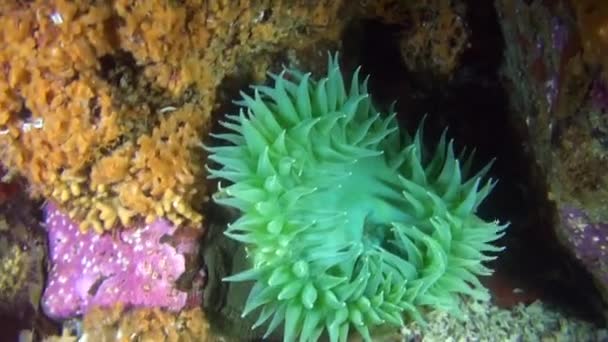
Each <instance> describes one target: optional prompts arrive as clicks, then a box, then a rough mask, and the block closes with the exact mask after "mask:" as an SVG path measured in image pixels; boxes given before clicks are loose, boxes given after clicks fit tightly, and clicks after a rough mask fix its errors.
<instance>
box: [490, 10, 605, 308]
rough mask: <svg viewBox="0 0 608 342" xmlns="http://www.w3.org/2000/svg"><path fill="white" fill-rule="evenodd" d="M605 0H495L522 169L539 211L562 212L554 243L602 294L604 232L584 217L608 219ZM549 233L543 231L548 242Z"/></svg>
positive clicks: (557, 223)
mask: <svg viewBox="0 0 608 342" xmlns="http://www.w3.org/2000/svg"><path fill="white" fill-rule="evenodd" d="M603 4H605V2H602V1H595V0H584V1H578V2H573V1H566V0H558V1H524V0H497V1H495V5H496V8H497V12H498V16H499V22H500V25H501V28H502V32H503V36H504V40H505V42H506V43H505V45H504V47H505V50H504V51H505V52H504V63H503V70H502V74H503V76H504V80H505V82H504V84H505V85H506V91H507V93H508V94H509V101H510V112H511V113H512V122H514V127H516V129H517V130H518V131H519V135H520V136H521V137H522V138H524V142H523V143H522V147H523V149H524V151H525V152H526V153H527V154H528V155H529V157H530V160H531V161H532V162H531V163H530V165H529V167H528V168H529V173H530V174H531V175H532V178H534V179H533V183H535V189H533V190H532V191H533V192H534V196H535V197H538V202H539V203H541V204H540V205H539V206H538V207H539V208H538V209H537V210H538V211H539V212H547V213H549V212H550V214H547V215H546V216H547V217H549V216H550V217H559V218H561V222H560V220H556V221H555V222H552V223H553V224H552V226H553V227H552V229H553V230H554V231H555V232H557V236H558V238H559V239H558V240H559V241H558V243H559V244H561V245H562V246H563V247H564V248H565V249H566V250H567V251H568V252H569V253H570V255H572V256H574V257H575V258H576V259H578V261H579V262H580V265H582V266H583V267H585V268H586V269H587V271H589V272H590V273H592V274H594V275H595V277H596V280H597V281H596V285H597V286H598V288H599V289H600V290H601V291H602V292H603V293H604V294H607V293H608V278H606V277H605V275H603V273H605V271H604V266H600V261H599V260H601V259H602V258H603V256H601V255H602V254H601V253H603V252H602V251H601V250H600V249H597V248H596V247H597V246H599V245H597V244H596V242H595V241H594V240H595V238H598V239H603V236H604V235H605V234H607V233H608V231H606V228H605V225H603V224H602V223H597V224H594V223H592V222H591V221H589V217H591V218H593V219H594V220H596V221H597V222H608V216H607V213H608V174H607V173H606V171H605V170H606V161H608V119H607V116H606V113H605V109H606V98H607V97H606V90H605V86H604V85H605V84H606V73H605V72H604V73H602V72H601V70H602V68H603V66H605V65H606V62H607V61H608V60H607V59H606V58H605V54H603V53H602V51H605V50H606V48H607V47H608V45H607V44H606V41H605V40H602V39H598V37H597V34H598V32H600V31H598V30H599V29H600V28H601V27H603V25H605V23H606V22H607V20H608V16H607V15H606V14H607V13H608V12H607V11H606V10H607V9H608V7H607V6H605V5H603ZM591 19H592V20H591ZM572 204H576V208H574V207H573V206H572ZM555 208H558V209H557V212H556V209H555ZM547 221H552V220H551V218H547ZM550 233H552V232H550ZM552 240H555V239H553V238H552V234H547V240H546V241H547V242H546V244H551V241H552ZM598 241H599V240H598ZM602 243H603V242H602ZM592 260H593V261H592ZM602 262H603V261H602ZM604 300H605V301H607V300H608V297H607V296H604Z"/></svg>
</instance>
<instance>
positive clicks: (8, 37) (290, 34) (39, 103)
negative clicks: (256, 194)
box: [0, 0, 346, 233]
mask: <svg viewBox="0 0 608 342" xmlns="http://www.w3.org/2000/svg"><path fill="white" fill-rule="evenodd" d="M341 5H342V2H341V1H319V2H315V3H314V4H312V3H310V2H308V1H281V0H276V1H260V2H256V3H255V4H254V5H252V3H251V2H250V1H198V0H189V1H183V2H182V1H180V2H175V1H163V0H158V1H144V2H135V3H134V2H132V1H127V0H115V1H103V2H99V1H78V2H70V1H62V0H57V1H42V0H40V1H33V2H18V1H5V2H3V3H2V5H0V26H2V27H3V29H2V32H1V33H0V41H2V44H1V46H0V65H1V68H0V155H1V156H2V160H3V163H5V164H6V166H7V167H9V168H10V169H11V170H13V171H17V172H18V173H20V174H22V175H24V176H25V177H26V178H27V179H28V181H29V182H31V187H30V188H29V189H30V190H31V193H32V194H34V195H43V196H44V197H46V198H51V199H53V200H54V201H56V202H57V203H58V204H59V205H60V207H61V208H62V209H64V210H66V212H67V213H68V214H69V215H70V217H72V218H75V219H77V220H78V221H79V222H80V225H81V228H82V229H83V230H87V229H93V230H95V231H97V232H98V233H101V232H103V231H104V230H111V229H114V228H116V227H119V226H130V225H131V222H132V221H133V220H135V219H138V218H145V219H146V221H147V222H148V223H151V222H152V221H154V220H155V219H156V218H158V217H164V218H167V219H169V220H170V221H171V222H172V223H174V224H181V223H194V224H198V223H200V222H201V220H202V215H201V213H200V205H201V203H202V202H203V201H204V198H205V196H206V189H205V184H204V181H202V180H203V179H204V169H203V168H202V165H203V158H204V155H203V152H202V150H201V149H200V148H198V143H199V142H200V140H201V139H202V138H203V137H204V136H205V133H206V132H207V131H208V127H209V126H210V118H211V112H212V111H213V110H214V108H215V106H216V95H217V86H218V85H219V84H221V82H222V81H223V80H224V78H225V77H228V76H229V77H234V76H235V75H238V77H243V78H251V77H253V78H263V77H264V73H265V72H266V70H267V68H268V65H269V64H270V61H271V56H272V54H273V53H276V52H277V51H281V50H282V49H284V48H285V47H286V46H289V47H291V48H297V47H302V46H307V45H310V44H314V43H315V42H317V41H319V40H320V39H322V38H333V39H334V40H335V39H336V34H337V32H339V28H340V25H341V23H342V22H343V21H342V20H346V18H344V19H341V20H338V18H337V15H338V13H339V12H338V11H339V9H340V7H341Z"/></svg>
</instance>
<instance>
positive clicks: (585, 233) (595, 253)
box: [559, 206, 608, 284]
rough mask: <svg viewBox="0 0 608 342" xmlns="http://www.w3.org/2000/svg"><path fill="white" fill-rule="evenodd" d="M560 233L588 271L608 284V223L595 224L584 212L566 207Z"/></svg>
mask: <svg viewBox="0 0 608 342" xmlns="http://www.w3.org/2000/svg"><path fill="white" fill-rule="evenodd" d="M560 214H561V225H560V226H559V229H560V230H559V232H560V233H561V234H562V235H563V236H564V237H565V239H564V240H565V241H567V243H568V244H569V246H570V249H571V250H572V251H573V252H574V254H575V256H576V258H577V259H578V260H580V261H581V262H582V263H583V264H584V265H585V266H586V267H587V269H588V270H589V271H590V272H591V273H592V274H593V275H594V276H595V278H596V279H597V280H598V281H599V282H600V283H602V284H608V222H593V220H591V218H590V217H589V215H587V214H586V213H585V212H584V211H583V210H581V209H578V208H575V207H572V206H564V207H562V208H561V210H560Z"/></svg>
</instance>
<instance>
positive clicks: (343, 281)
mask: <svg viewBox="0 0 608 342" xmlns="http://www.w3.org/2000/svg"><path fill="white" fill-rule="evenodd" d="M271 78H272V79H273V80H274V86H273V87H270V86H254V87H253V94H251V95H249V94H246V93H241V96H242V99H241V100H240V101H238V102H236V103H237V104H238V105H240V106H242V110H241V111H240V112H239V114H238V115H231V116H227V117H226V121H223V122H222V123H221V124H222V126H224V127H225V128H226V129H227V130H228V132H227V133H222V134H217V135H215V137H216V138H217V139H218V140H221V141H222V142H224V143H225V144H224V145H221V146H216V147H208V148H207V149H208V150H209V152H210V156H209V159H210V160H212V161H213V162H215V163H217V164H219V165H220V168H219V169H210V177H214V178H224V179H226V180H228V181H230V182H232V184H231V185H229V186H228V187H226V188H224V189H222V190H221V191H220V192H219V193H218V194H216V195H215V196H214V198H215V200H216V201H217V202H219V203H221V204H224V205H229V206H232V207H235V208H237V209H238V210H240V211H241V212H242V217H241V218H239V219H238V220H237V221H236V222H234V223H233V224H231V225H230V226H229V227H228V228H227V229H226V232H225V234H226V235H227V236H229V237H230V238H233V239H235V240H238V241H240V242H242V243H245V244H247V247H248V248H247V250H248V257H249V258H250V260H251V269H249V270H247V271H245V272H243V273H240V274H236V275H232V276H231V277H228V278H226V279H225V280H227V281H253V282H254V286H253V288H252V290H251V293H250V294H249V297H248V299H247V301H246V304H245V309H244V312H243V314H244V315H247V314H249V313H251V312H252V311H256V310H257V311H258V312H259V318H258V320H257V322H256V323H255V325H254V327H258V326H262V325H267V330H266V331H267V333H266V335H269V334H271V333H272V332H273V331H274V330H275V329H277V328H278V327H279V326H280V325H281V324H283V326H284V334H283V336H284V340H285V341H292V340H294V339H295V338H296V337H298V338H299V340H300V341H310V340H316V339H317V338H319V337H320V336H321V335H322V334H323V333H327V336H328V337H329V340H330V341H332V342H333V341H345V340H346V338H347V336H348V334H349V331H350V330H352V329H354V330H356V331H357V332H358V333H359V334H360V335H361V336H362V338H363V339H364V340H366V341H371V335H370V331H369V328H370V327H373V326H375V325H379V324H394V325H401V324H403V318H404V316H405V317H411V318H414V319H417V320H422V315H421V313H420V308H422V307H424V306H427V307H431V308H441V309H447V310H452V311H454V312H456V311H457V307H458V305H457V304H458V300H459V296H460V295H465V296H471V297H473V298H475V299H479V300H485V299H487V298H488V297H489V294H488V292H487V290H486V289H485V288H484V287H483V286H482V284H481V283H480V282H479V280H478V276H483V275H488V274H490V273H491V270H490V269H488V268H487V267H486V266H484V262H485V261H488V260H491V259H492V258H493V257H492V256H490V255H491V254H493V253H495V252H498V251H500V250H501V249H500V248H498V247H495V246H494V245H493V242H494V241H495V240H497V239H498V238H500V237H501V236H502V234H503V231H504V229H505V228H506V225H499V224H498V223H497V222H485V221H483V220H482V219H480V218H479V217H478V216H476V214H475V212H476V210H477V208H478V206H479V205H480V203H481V202H482V201H483V200H484V199H485V197H486V196H487V195H488V194H489V193H490V192H491V191H492V188H493V187H494V186H495V184H496V183H495V181H493V180H492V179H488V180H484V179H485V177H486V173H487V172H488V170H489V165H488V166H487V167H485V168H483V169H482V170H481V171H479V172H478V173H477V174H474V175H472V176H470V175H469V173H470V171H469V170H470V168H471V163H472V162H471V160H472V158H473V153H470V154H468V155H465V154H464V153H463V154H461V155H460V156H459V157H457V156H456V154H455V153H454V145H453V141H448V140H447V133H446V132H445V131H444V133H443V134H442V136H441V138H440V140H439V142H438V143H437V146H436V148H435V149H434V151H433V153H430V152H428V150H427V149H426V148H425V146H424V145H423V138H422V124H421V125H420V128H419V129H418V130H417V131H416V133H415V134H414V135H413V136H410V135H408V134H407V133H404V132H401V130H400V129H399V125H398V124H397V121H396V119H395V117H396V113H394V112H392V110H391V112H390V113H389V114H388V115H386V114H384V113H381V112H380V111H378V110H377V109H376V106H375V105H374V104H373V103H372V100H371V96H370V95H369V94H368V90H367V78H366V79H365V80H364V81H363V82H360V81H359V78H360V69H359V68H358V69H357V70H356V71H355V72H354V75H353V76H352V80H351V83H350V86H349V87H347V86H346V85H345V82H344V80H343V77H342V72H341V71H340V68H339V65H338V57H337V55H335V56H330V57H329V61H328V72H327V76H326V77H324V78H321V79H320V80H315V79H314V78H313V77H312V75H311V74H310V73H303V72H301V71H298V70H296V69H288V68H286V69H284V70H283V71H282V72H281V73H280V74H271ZM461 160H464V163H461Z"/></svg>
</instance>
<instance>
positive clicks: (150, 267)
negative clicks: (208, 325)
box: [42, 204, 203, 319]
mask: <svg viewBox="0 0 608 342" xmlns="http://www.w3.org/2000/svg"><path fill="white" fill-rule="evenodd" d="M45 223H46V225H47V230H48V234H49V251H50V261H51V269H50V272H49V279H48V283H47V287H46V289H45V291H44V296H43V299H42V307H43V309H44V311H45V313H46V314H47V315H48V316H50V317H52V318H54V319H67V318H72V317H74V316H77V315H81V314H84V313H86V312H87V311H88V310H89V309H90V308H92V307H94V306H102V307H110V306H114V305H116V304H119V303H122V304H124V305H125V306H126V307H148V308H153V307H161V308H166V309H168V310H170V311H179V310H181V309H183V308H186V307H191V306H196V305H199V304H200V300H201V297H200V295H199V294H198V293H199V292H200V291H199V290H200V288H198V286H200V285H202V277H203V273H202V271H201V272H199V271H196V270H198V267H197V265H196V262H195V260H196V255H197V254H198V243H197V240H198V238H199V237H200V234H198V232H199V231H200V229H192V230H190V229H187V228H178V227H176V226H174V225H172V224H171V223H169V222H168V221H166V220H164V219H159V220H156V221H154V222H153V223H151V224H145V225H137V226H135V227H131V229H126V230H123V231H120V232H116V233H115V234H103V235H98V234H97V233H95V232H85V233H83V232H81V231H80V230H79V229H78V225H77V223H75V222H74V221H72V220H71V219H70V218H69V217H68V216H67V215H65V214H63V213H62V212H60V211H59V210H58V209H57V208H56V206H55V205H54V204H47V205H46V207H45ZM192 270H195V271H192ZM186 278H187V279H186ZM178 283H179V284H183V283H189V284H193V285H192V286H193V288H192V292H191V293H189V292H188V291H187V289H185V288H181V286H179V285H178Z"/></svg>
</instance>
